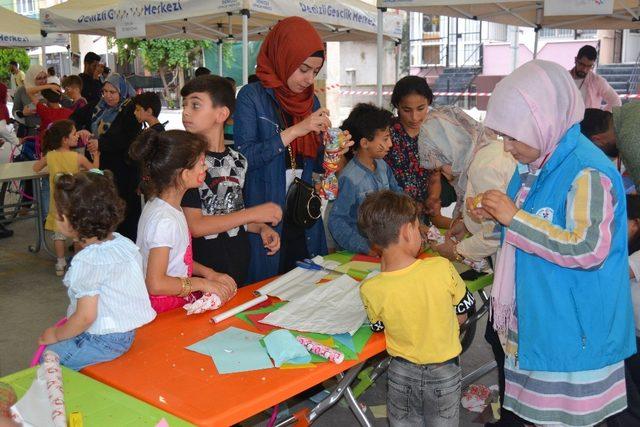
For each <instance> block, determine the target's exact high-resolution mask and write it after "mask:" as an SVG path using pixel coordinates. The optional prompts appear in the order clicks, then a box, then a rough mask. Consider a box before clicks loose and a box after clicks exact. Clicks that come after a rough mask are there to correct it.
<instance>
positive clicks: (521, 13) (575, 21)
mask: <svg viewBox="0 0 640 427" xmlns="http://www.w3.org/2000/svg"><path fill="white" fill-rule="evenodd" d="M377 4H378V10H379V12H378V16H379V18H378V19H381V18H380V16H382V11H383V10H385V9H386V8H387V7H390V8H394V9H402V10H406V11H412V12H422V13H424V14H427V15H443V16H452V17H458V18H467V19H474V20H479V21H488V22H497V23H501V24H507V25H514V26H520V27H532V28H534V29H535V30H536V38H535V44H534V57H535V55H536V54H537V50H538V32H539V30H540V29H542V28H566V29H601V30H608V29H640V0H601V1H587V0H519V1H509V0H493V1H488V0H378V3H377ZM380 50H381V46H380V45H378V54H379V56H378V57H379V58H382V54H381V53H380ZM378 66H379V68H380V69H381V65H380V64H379V65H378ZM378 93H379V94H378V99H379V102H380V103H382V82H381V74H379V75H378Z"/></svg>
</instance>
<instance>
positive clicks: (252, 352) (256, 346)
mask: <svg viewBox="0 0 640 427" xmlns="http://www.w3.org/2000/svg"><path fill="white" fill-rule="evenodd" d="M263 337H264V336H263V335H260V334H256V333H254V332H249V331H245V330H244V329H239V328H235V327H233V326H231V327H229V328H227V329H225V330H224V331H221V332H218V333H217V334H214V335H212V336H210V337H208V338H205V339H203V340H201V341H198V342H197V343H195V344H192V345H190V346H189V347H187V349H188V350H191V351H195V352H197V353H201V354H206V355H209V356H211V357H212V358H213V362H214V363H215V365H216V369H217V370H218V372H219V373H221V374H230V373H234V372H245V371H256V370H259V369H268V368H273V364H272V363H271V359H269V356H268V355H267V351H266V350H265V348H264V347H263V346H262V345H261V344H260V340H261V339H262V338H263Z"/></svg>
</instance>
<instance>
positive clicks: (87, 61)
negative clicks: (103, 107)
mask: <svg viewBox="0 0 640 427" xmlns="http://www.w3.org/2000/svg"><path fill="white" fill-rule="evenodd" d="M99 63H100V55H98V54H97V53H95V52H87V54H86V55H85V56H84V69H83V71H82V73H80V74H79V76H80V78H81V79H82V96H83V98H85V99H86V100H87V103H89V104H96V103H98V101H100V98H101V97H102V83H100V80H99V79H96V78H95V72H96V67H97V66H98V64H99Z"/></svg>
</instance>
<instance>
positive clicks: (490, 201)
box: [471, 190, 518, 227]
mask: <svg viewBox="0 0 640 427" xmlns="http://www.w3.org/2000/svg"><path fill="white" fill-rule="evenodd" d="M517 212H518V208H517V207H516V205H515V203H513V200H511V199H510V198H509V196H507V195H506V194H504V193H503V192H501V191H498V190H489V191H487V192H485V193H484V195H483V196H482V207H481V208H476V209H473V210H472V211H471V213H472V214H473V215H476V216H478V217H480V218H483V219H495V220H496V221H498V222H499V223H500V224H502V225H504V226H505V227H509V226H510V225H511V220H512V219H513V217H514V215H515V214H516V213H517Z"/></svg>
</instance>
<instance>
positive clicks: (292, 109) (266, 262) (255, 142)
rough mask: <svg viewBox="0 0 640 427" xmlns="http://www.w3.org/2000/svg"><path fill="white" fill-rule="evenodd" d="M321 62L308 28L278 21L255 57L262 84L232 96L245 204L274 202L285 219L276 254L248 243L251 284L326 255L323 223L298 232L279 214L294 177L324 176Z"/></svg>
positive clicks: (324, 115) (325, 121) (326, 119)
mask: <svg viewBox="0 0 640 427" xmlns="http://www.w3.org/2000/svg"><path fill="white" fill-rule="evenodd" d="M324 60H325V50H324V45H323V43H322V40H321V39H320V36H319V35H318V33H317V32H316V30H315V29H314V28H313V26H311V24H309V22H307V21H306V20H304V19H302V18H299V17H292V18H287V19H284V20H282V21H280V22H279V23H278V24H277V25H276V26H275V27H273V29H272V30H271V31H270V32H269V34H268V35H267V37H266V38H265V40H264V43H263V44H262V47H261V49H260V53H259V55H258V66H257V70H256V74H257V76H258V79H259V80H260V81H258V82H256V83H252V84H249V85H245V86H244V87H243V88H242V90H241V91H240V93H239V94H238V100H237V105H236V111H235V114H234V122H235V123H234V142H235V145H236V147H237V148H238V150H239V151H240V152H241V153H242V154H244V155H245V157H246V158H247V160H248V162H249V168H248V172H247V175H246V181H245V184H244V193H245V204H246V206H247V207H250V206H255V205H259V204H262V203H266V202H274V203H277V204H278V205H280V206H281V207H282V209H283V211H284V212H285V215H283V221H282V222H281V223H280V224H278V226H277V227H275V228H276V230H277V231H278V233H280V235H281V242H282V244H281V247H280V252H278V253H277V254H275V255H270V256H267V251H266V250H265V248H264V246H263V244H262V241H261V240H260V238H259V236H257V237H258V238H256V236H254V235H250V239H251V267H250V270H249V279H250V280H253V281H255V280H260V279H264V278H267V277H271V276H273V275H275V274H278V273H279V272H280V273H282V272H286V271H288V270H290V269H292V268H293V267H295V262H296V261H297V260H301V259H304V258H310V257H314V256H316V255H324V254H326V253H327V244H326V239H325V234H324V228H323V224H322V219H319V220H317V221H316V222H315V223H314V224H313V225H312V226H311V227H309V228H304V227H301V226H298V225H296V224H294V223H293V222H292V221H291V220H290V219H289V218H288V216H287V214H286V210H287V209H286V206H285V199H286V194H287V190H288V187H289V184H290V183H291V181H292V180H293V178H292V177H293V176H294V175H295V176H297V177H300V178H301V179H302V180H303V181H305V182H306V183H308V184H312V178H311V175H312V173H313V171H314V170H315V171H318V172H321V171H322V169H321V164H322V155H323V148H322V142H321V139H320V136H319V133H320V132H322V131H325V130H326V129H327V128H328V127H330V126H331V122H330V121H329V117H328V115H329V112H328V111H327V110H326V109H324V108H321V107H320V102H319V101H318V98H316V96H315V95H314V85H313V84H314V80H315V78H316V76H317V75H318V72H319V71H320V69H321V68H322V66H323V64H324Z"/></svg>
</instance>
